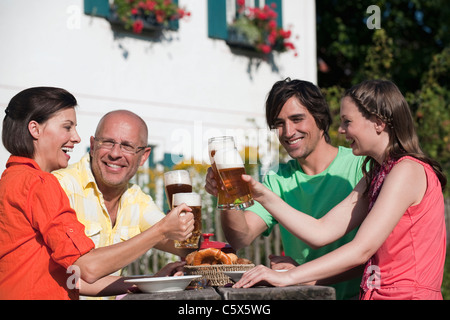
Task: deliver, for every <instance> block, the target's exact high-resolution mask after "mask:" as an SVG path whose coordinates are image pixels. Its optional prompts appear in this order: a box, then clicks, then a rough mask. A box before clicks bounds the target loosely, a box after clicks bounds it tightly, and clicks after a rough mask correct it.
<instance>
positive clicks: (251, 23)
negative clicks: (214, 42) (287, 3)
mask: <svg viewBox="0 0 450 320" xmlns="http://www.w3.org/2000/svg"><path fill="white" fill-rule="evenodd" d="M238 6H239V10H238V13H237V16H236V19H235V20H234V21H233V23H232V24H231V25H229V26H228V39H227V40H226V43H227V44H228V45H229V46H231V47H235V48H239V49H243V50H248V51H252V52H260V53H263V54H271V53H272V52H274V51H276V52H285V51H288V50H293V51H294V52H295V55H297V53H296V49H295V46H294V44H293V43H292V42H290V41H289V38H290V37H291V31H290V30H284V29H283V28H281V27H278V26H277V21H276V19H277V13H276V12H275V11H274V10H273V6H274V4H272V8H271V7H269V6H268V5H265V6H264V8H262V9H261V8H257V7H256V8H252V7H246V6H245V1H238Z"/></svg>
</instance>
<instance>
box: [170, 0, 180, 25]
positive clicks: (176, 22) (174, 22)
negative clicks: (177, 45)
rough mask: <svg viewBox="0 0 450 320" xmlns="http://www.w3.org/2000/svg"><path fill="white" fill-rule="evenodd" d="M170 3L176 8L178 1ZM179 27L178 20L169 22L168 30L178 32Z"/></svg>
mask: <svg viewBox="0 0 450 320" xmlns="http://www.w3.org/2000/svg"><path fill="white" fill-rule="evenodd" d="M172 2H173V3H175V4H176V5H177V6H178V0H172ZM179 27H180V23H179V20H172V21H169V29H170V30H178V28H179Z"/></svg>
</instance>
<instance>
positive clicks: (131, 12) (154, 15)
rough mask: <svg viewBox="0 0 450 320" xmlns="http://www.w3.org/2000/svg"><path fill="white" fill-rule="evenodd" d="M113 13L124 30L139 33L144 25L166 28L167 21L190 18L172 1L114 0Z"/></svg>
mask: <svg viewBox="0 0 450 320" xmlns="http://www.w3.org/2000/svg"><path fill="white" fill-rule="evenodd" d="M112 8H113V11H114V12H115V13H116V14H117V16H118V18H119V19H120V20H121V21H123V22H124V23H125V28H127V29H129V28H132V30H133V32H135V33H141V32H142V30H143V28H144V22H145V24H150V25H151V24H152V23H156V24H159V25H162V26H167V25H168V24H169V21H173V20H178V19H182V18H183V17H185V16H190V12H188V11H187V10H186V9H181V8H179V7H178V6H177V4H176V3H174V2H172V0H114V2H113V5H112Z"/></svg>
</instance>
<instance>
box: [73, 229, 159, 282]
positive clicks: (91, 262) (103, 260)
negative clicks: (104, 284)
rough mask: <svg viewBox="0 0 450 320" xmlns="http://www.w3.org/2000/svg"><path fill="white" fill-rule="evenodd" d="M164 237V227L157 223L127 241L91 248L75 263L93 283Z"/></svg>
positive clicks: (119, 267) (133, 258)
mask: <svg viewBox="0 0 450 320" xmlns="http://www.w3.org/2000/svg"><path fill="white" fill-rule="evenodd" d="M164 239H165V235H164V232H163V229H162V228H160V226H159V225H158V224H156V225H154V226H153V227H152V228H150V229H147V230H146V231H144V232H143V233H141V234H139V235H137V236H135V237H133V238H131V239H129V240H127V241H125V242H121V243H117V244H114V245H111V246H107V247H101V248H96V249H93V250H91V251H90V252H88V253H87V254H85V255H83V256H81V257H80V258H79V259H78V260H77V261H76V262H75V265H77V266H78V267H80V270H81V274H80V276H81V278H82V279H83V280H84V281H86V282H88V283H93V282H95V281H97V280H98V279H100V278H102V277H104V276H105V275H108V274H111V273H113V272H115V271H117V270H119V269H121V268H123V267H125V266H127V265H128V264H129V263H131V262H133V261H134V260H136V259H137V258H139V257H140V256H141V255H143V254H144V253H145V252H147V251H148V250H149V249H150V248H152V247H153V246H155V245H156V244H157V243H158V242H160V241H163V240H164Z"/></svg>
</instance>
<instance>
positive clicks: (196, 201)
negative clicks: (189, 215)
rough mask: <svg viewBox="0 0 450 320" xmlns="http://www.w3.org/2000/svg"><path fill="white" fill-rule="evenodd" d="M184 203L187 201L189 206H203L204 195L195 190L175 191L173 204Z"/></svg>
mask: <svg viewBox="0 0 450 320" xmlns="http://www.w3.org/2000/svg"><path fill="white" fill-rule="evenodd" d="M182 203H186V204H187V205H188V206H193V207H201V206H202V197H201V196H200V194H198V193H195V192H188V193H175V194H174V195H173V205H174V206H179V205H180V204H182Z"/></svg>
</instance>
